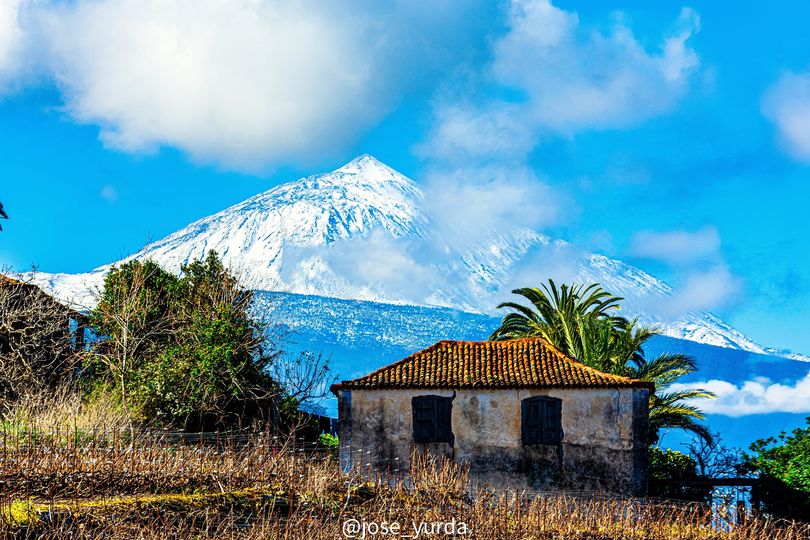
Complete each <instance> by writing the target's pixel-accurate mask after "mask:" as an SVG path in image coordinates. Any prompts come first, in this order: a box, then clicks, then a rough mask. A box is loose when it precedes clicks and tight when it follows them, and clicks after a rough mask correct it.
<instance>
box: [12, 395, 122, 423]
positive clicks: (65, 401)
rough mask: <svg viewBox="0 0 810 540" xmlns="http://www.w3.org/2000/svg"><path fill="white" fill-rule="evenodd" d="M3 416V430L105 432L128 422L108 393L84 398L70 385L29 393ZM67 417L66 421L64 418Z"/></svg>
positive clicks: (13, 404) (120, 408)
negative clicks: (70, 427) (70, 428)
mask: <svg viewBox="0 0 810 540" xmlns="http://www.w3.org/2000/svg"><path fill="white" fill-rule="evenodd" d="M5 409H6V410H5V411H4V414H3V419H4V422H5V426H6V429H7V430H13V429H23V430H27V431H31V430H34V431H44V432H55V431H57V430H65V429H66V426H67V425H70V426H72V427H73V428H74V429H76V430H78V431H81V432H93V431H96V432H108V431H113V430H116V429H119V428H120V427H121V426H126V425H129V417H128V416H127V414H126V413H125V412H124V410H123V408H122V407H121V406H120V405H119V404H117V403H115V402H114V401H113V400H112V398H111V397H110V394H108V393H105V392H100V393H99V394H98V395H97V396H94V397H93V399H90V400H86V399H84V398H83V397H82V395H81V393H80V392H79V391H78V390H77V389H75V388H72V387H71V386H68V385H63V386H58V387H56V388H55V389H53V390H50V391H47V392H37V393H29V394H25V395H23V396H21V397H20V398H19V399H18V400H15V401H14V402H12V403H10V404H8V405H7V406H6V408H5ZM66 418H69V419H70V422H66V421H65V419H66Z"/></svg>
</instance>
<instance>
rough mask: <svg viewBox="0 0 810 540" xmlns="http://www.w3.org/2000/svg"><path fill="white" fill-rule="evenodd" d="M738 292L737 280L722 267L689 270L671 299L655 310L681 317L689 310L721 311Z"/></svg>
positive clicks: (664, 301)
mask: <svg viewBox="0 0 810 540" xmlns="http://www.w3.org/2000/svg"><path fill="white" fill-rule="evenodd" d="M740 289H741V283H740V280H739V278H737V277H735V276H734V275H732V274H731V272H730V271H729V269H728V268H727V267H726V266H725V265H722V264H721V265H717V266H713V267H710V268H707V269H705V270H697V271H692V272H690V273H688V274H687V275H686V277H685V279H684V282H683V284H682V285H681V286H680V287H678V288H677V289H676V290H675V292H674V293H673V295H672V297H670V298H668V299H666V300H663V301H662V302H661V305H660V306H659V308H658V310H659V311H660V312H661V313H662V314H665V315H666V314H669V315H682V314H684V313H687V312H690V311H700V310H712V309H718V308H722V307H724V306H725V305H727V304H728V303H729V302H730V301H731V300H732V299H733V298H734V297H735V295H736V294H737V293H738V292H739V291H740Z"/></svg>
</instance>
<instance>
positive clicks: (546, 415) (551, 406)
mask: <svg viewBox="0 0 810 540" xmlns="http://www.w3.org/2000/svg"><path fill="white" fill-rule="evenodd" d="M520 405H521V423H520V425H521V435H522V439H523V444H525V445H532V444H557V443H559V442H560V441H562V401H561V400H559V399H557V398H550V397H547V396H537V397H532V398H526V399H524V400H522V401H521V403H520Z"/></svg>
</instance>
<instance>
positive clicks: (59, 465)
mask: <svg viewBox="0 0 810 540" xmlns="http://www.w3.org/2000/svg"><path fill="white" fill-rule="evenodd" d="M199 437H200V436H199V435H191V436H189V437H185V438H180V437H179V436H175V435H172V434H161V435H157V434H154V433H141V434H139V437H138V439H137V440H136V441H129V440H128V439H127V435H126V434H120V433H118V432H113V433H109V432H108V433H98V432H97V433H93V434H92V435H91V436H88V435H87V434H81V433H80V432H79V430H77V429H76V428H75V426H74V427H72V428H60V429H56V430H53V431H52V432H49V433H43V432H38V433H28V434H25V433H20V432H19V431H17V432H15V433H5V435H4V444H3V449H2V451H0V493H2V494H3V501H2V504H1V505H0V506H1V507H2V508H0V536H2V537H11V536H15V537H18V538H33V537H37V538H63V537H67V536H70V537H71V538H97V537H99V536H104V537H107V538H166V537H173V538H201V537H212V538H245V539H265V538H267V539H272V538H295V539H297V538H306V539H308V540H319V539H324V538H344V536H343V534H342V524H343V523H344V522H345V521H346V520H349V519H356V520H358V521H360V522H366V523H381V522H387V523H392V522H397V523H399V524H400V525H401V527H402V533H401V535H404V534H406V533H411V534H412V532H413V531H412V530H411V527H412V522H416V523H423V522H424V523H435V522H441V523H447V522H452V521H453V520H455V522H456V524H457V525H458V524H459V523H461V522H463V523H464V524H465V526H466V527H467V528H468V529H469V530H470V531H471V532H472V534H470V535H462V536H458V537H459V538H464V537H471V538H478V539H485V540H488V539H502V538H503V539H507V538H537V539H551V538H578V539H582V538H592V539H620V538H644V539H670V538H683V539H714V538H716V539H730V540H736V539H756V538H767V539H768V540H783V539H784V540H787V539H793V538H808V537H810V534H809V532H810V531H809V530H808V528H807V527H805V526H801V525H796V524H788V523H777V522H773V521H769V520H767V519H765V518H761V517H753V516H748V517H747V519H746V520H744V522H743V523H737V524H734V522H735V521H737V520H736V519H732V518H733V516H723V515H721V514H718V513H717V512H716V511H715V512H712V511H711V509H707V508H705V507H702V506H700V505H684V504H676V503H667V502H652V501H639V500H633V499H621V498H614V497H609V496H599V495H590V496H587V497H583V496H580V497H571V496H563V495H557V496H542V497H528V496H525V495H521V494H517V493H504V492H499V493H494V492H482V491H481V490H477V491H474V490H472V489H471V480H470V474H469V471H467V470H466V469H465V468H464V467H460V466H458V465H457V464H454V463H450V462H446V461H437V460H433V459H431V458H429V457H426V456H423V455H417V456H414V459H413V460H412V463H411V470H412V474H411V476H410V477H409V478H407V479H401V478H395V477H390V476H385V477H380V478H377V479H369V478H368V476H367V475H366V474H362V473H361V472H360V471H351V472H348V473H345V472H343V471H341V470H340V468H339V467H338V465H337V463H336V462H335V460H334V458H333V457H332V456H331V455H330V454H329V453H328V452H313V451H311V450H310V449H307V450H304V448H302V447H301V446H300V444H294V443H293V442H292V440H287V441H285V442H284V443H281V442H280V441H278V440H277V439H274V438H273V437H272V436H270V435H267V434H250V435H244V434H243V435H229V436H227V437H226V436H222V435H219V436H217V435H209V436H202V437H201V440H195V439H197V438H199ZM189 439H191V440H189ZM192 441H194V442H192ZM471 493H476V494H475V496H472V495H471ZM358 537H359V536H358ZM388 537H389V538H391V537H392V536H390V535H389V536H388ZM446 537H449V536H446V535H444V534H443V532H438V531H437V533H436V534H432V535H428V534H425V533H423V535H422V538H434V539H435V538H446ZM367 538H372V536H367ZM376 538H385V537H384V536H381V535H378V536H376Z"/></svg>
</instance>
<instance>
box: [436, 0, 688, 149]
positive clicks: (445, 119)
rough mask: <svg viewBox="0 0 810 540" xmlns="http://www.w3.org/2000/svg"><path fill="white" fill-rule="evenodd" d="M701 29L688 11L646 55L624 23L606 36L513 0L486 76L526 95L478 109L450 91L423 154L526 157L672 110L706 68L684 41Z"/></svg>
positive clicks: (553, 11)
mask: <svg viewBox="0 0 810 540" xmlns="http://www.w3.org/2000/svg"><path fill="white" fill-rule="evenodd" d="M698 30H699V19H698V16H697V14H696V13H695V12H694V11H692V10H690V9H687V8H684V9H683V10H682V11H681V13H680V15H679V17H678V19H677V21H676V24H675V26H674V29H673V31H672V32H671V33H669V34H668V35H666V36H664V37H663V38H662V39H661V41H660V44H659V47H658V48H657V49H656V50H652V51H649V50H647V49H646V48H645V47H644V46H643V45H642V44H641V43H640V42H639V41H638V40H637V39H636V38H635V36H634V35H633V32H632V31H631V29H630V28H629V27H627V26H626V25H625V24H623V23H621V22H617V23H615V24H614V26H613V29H612V31H611V32H610V33H608V34H603V33H600V32H599V31H597V30H595V29H593V28H588V27H586V26H584V25H582V24H581V23H580V21H579V18H578V16H577V14H576V13H574V12H569V11H565V10H562V9H559V8H557V7H555V6H553V5H552V4H551V3H550V2H549V1H548V0H513V1H512V3H511V5H510V10H509V18H508V31H507V32H506V33H505V34H504V35H502V36H501V37H500V38H498V39H497V40H496V41H495V42H494V46H493V57H492V62H491V64H490V65H489V67H488V69H487V72H486V73H485V74H483V75H482V76H481V79H482V80H484V81H489V82H493V83H494V84H495V85H499V86H502V87H507V88H509V89H512V90H515V91H517V94H518V95H519V96H520V97H519V98H518V99H514V100H491V101H490V102H489V103H486V104H484V105H480V104H477V103H476V104H472V103H470V102H469V100H465V99H459V98H458V97H456V96H443V97H442V99H441V100H440V101H439V103H438V105H437V107H436V125H435V126H434V128H433V131H432V133H431V135H430V137H429V141H428V143H427V144H426V145H424V146H423V152H424V153H426V154H428V155H431V156H434V157H444V158H448V159H459V158H467V157H468V156H467V154H469V153H470V151H471V150H478V151H479V153H480V154H482V155H487V156H498V155H502V154H503V153H504V152H507V153H511V154H513V155H514V156H518V157H519V156H521V155H524V154H525V153H526V152H527V151H528V149H531V147H532V146H533V145H534V144H536V140H537V139H538V138H539V137H540V136H542V134H544V133H546V132H549V131H550V132H555V133H562V134H566V135H569V134H573V133H576V132H580V131H583V130H589V129H608V128H624V127H628V126H631V125H633V124H636V123H638V122H640V121H643V120H646V119H649V118H652V117H654V116H657V115H660V114H663V113H666V112H668V111H669V110H671V109H672V108H673V107H674V106H675V104H676V103H677V101H678V100H679V99H680V97H681V96H682V95H683V94H684V92H685V91H686V89H687V87H688V84H689V80H690V76H691V74H692V73H693V72H694V71H695V70H696V68H697V67H698V65H699V59H698V56H697V54H696V53H695V51H694V50H693V49H692V48H690V47H689V46H688V44H687V42H688V40H689V38H690V37H691V36H693V35H694V34H695V33H696V32H697V31H698Z"/></svg>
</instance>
